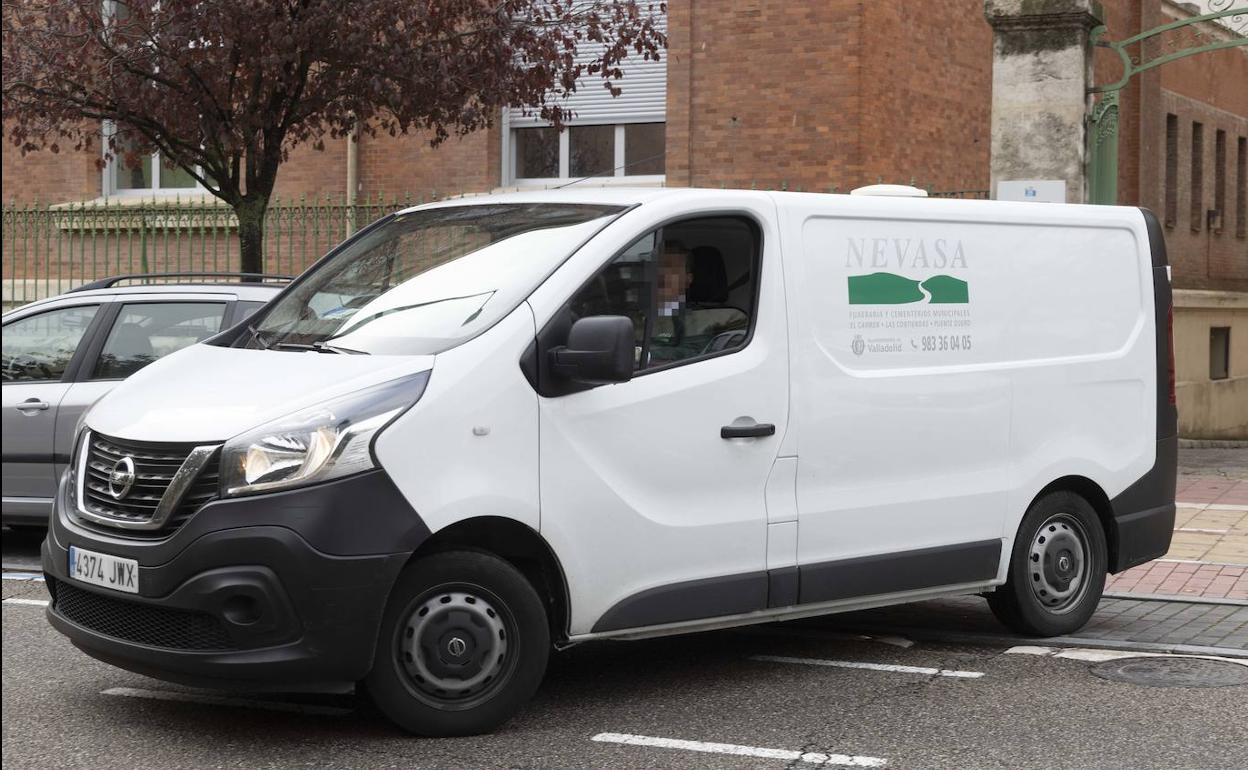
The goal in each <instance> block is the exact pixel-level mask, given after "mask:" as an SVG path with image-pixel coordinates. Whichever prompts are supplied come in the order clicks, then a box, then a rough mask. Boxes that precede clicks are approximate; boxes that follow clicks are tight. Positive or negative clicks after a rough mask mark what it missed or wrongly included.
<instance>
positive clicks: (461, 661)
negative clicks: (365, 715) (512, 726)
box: [365, 551, 550, 737]
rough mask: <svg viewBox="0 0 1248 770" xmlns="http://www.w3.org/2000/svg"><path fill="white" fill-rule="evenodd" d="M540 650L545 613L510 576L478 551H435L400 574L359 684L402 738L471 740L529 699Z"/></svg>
mask: <svg viewBox="0 0 1248 770" xmlns="http://www.w3.org/2000/svg"><path fill="white" fill-rule="evenodd" d="M549 651H550V630H549V627H548V626H547V622H546V609H545V607H544V606H543V604H542V600H541V599H540V598H539V596H538V594H537V592H536V591H535V590H534V589H533V586H532V585H531V584H530V583H529V581H528V580H527V579H526V578H525V577H524V575H522V574H521V573H520V572H519V570H517V569H516V568H515V567H513V566H512V565H511V564H510V563H508V562H506V561H504V560H502V559H500V558H498V557H496V556H493V555H491V554H487V553H479V552H475V551H448V552H444V553H437V554H433V555H430V556H427V557H424V558H421V559H419V560H417V561H415V562H413V563H412V564H410V565H409V566H408V567H406V568H405V569H404V570H403V572H402V573H401V574H400V576H399V579H398V581H397V582H396V584H395V587H394V590H393V591H392V592H391V595H390V600H389V602H388V603H387V605H386V612H385V616H384V617H383V619H382V625H381V632H380V634H379V635H378V640H377V652H376V655H375V657H374V659H373V669H372V671H371V672H370V673H369V675H368V677H367V678H366V679H365V686H366V689H367V690H368V693H369V694H370V696H371V697H372V699H373V702H374V703H376V704H377V707H378V708H379V709H380V710H381V711H382V713H384V714H385V715H386V716H387V717H388V718H389V719H390V720H391V721H393V722H394V723H395V724H397V725H398V726H399V727H402V728H403V729H404V730H407V731H409V732H412V733H416V734H417V735H426V736H431V737H443V736H455V735H475V734H478V733H483V732H488V731H490V730H492V729H494V728H495V727H497V726H498V725H500V724H502V723H503V722H505V721H506V720H507V719H508V718H510V717H511V716H512V715H513V714H515V713H516V712H517V711H519V710H520V708H521V706H523V705H524V704H525V702H527V701H528V700H529V698H531V697H532V696H533V693H534V692H536V691H537V687H538V685H539V684H540V683H541V681H542V676H543V675H544V674H545V671H546V659H547V656H548V654H549Z"/></svg>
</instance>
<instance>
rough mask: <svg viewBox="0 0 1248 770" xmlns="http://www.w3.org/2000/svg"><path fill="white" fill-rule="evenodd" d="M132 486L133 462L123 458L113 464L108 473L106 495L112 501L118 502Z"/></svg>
mask: <svg viewBox="0 0 1248 770" xmlns="http://www.w3.org/2000/svg"><path fill="white" fill-rule="evenodd" d="M133 486H134V460H132V459H130V458H129V457H123V458H121V459H120V460H118V461H117V462H116V463H114V464H113V469H112V470H111V471H109V472H108V493H109V494H110V495H112V496H113V499H114V500H120V499H121V498H123V497H125V496H126V494H127V493H128V492H129V491H130V487H133Z"/></svg>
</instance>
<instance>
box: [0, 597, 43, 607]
mask: <svg viewBox="0 0 1248 770" xmlns="http://www.w3.org/2000/svg"><path fill="white" fill-rule="evenodd" d="M4 603H5V604H29V605H31V606H32V607H47V606H48V600H47V599H5V600H4Z"/></svg>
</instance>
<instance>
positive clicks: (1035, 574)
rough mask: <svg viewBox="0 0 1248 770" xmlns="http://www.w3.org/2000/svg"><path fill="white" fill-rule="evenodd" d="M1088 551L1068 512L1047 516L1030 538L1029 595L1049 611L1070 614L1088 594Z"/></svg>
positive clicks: (1082, 530) (1079, 527) (1084, 532)
mask: <svg viewBox="0 0 1248 770" xmlns="http://www.w3.org/2000/svg"><path fill="white" fill-rule="evenodd" d="M1090 561H1091V549H1090V548H1089V545H1088V532H1087V529H1085V528H1084V526H1083V524H1082V523H1081V522H1080V521H1079V520H1078V519H1077V518H1075V517H1074V516H1072V515H1071V514H1069V513H1058V514H1054V515H1053V516H1050V517H1049V518H1048V519H1046V520H1045V522H1044V523H1043V524H1041V525H1040V527H1039V528H1038V529H1037V530H1036V532H1035V534H1034V535H1033V536H1032V538H1031V546H1030V548H1029V550H1028V554H1027V581H1028V584H1029V585H1030V586H1031V593H1032V595H1033V596H1034V597H1035V598H1036V601H1037V602H1039V604H1040V606H1042V607H1044V608H1045V609H1046V610H1048V611H1049V612H1052V613H1054V614H1064V613H1067V612H1070V611H1071V610H1072V609H1073V608H1074V607H1075V606H1077V605H1078V604H1079V602H1080V601H1081V600H1082V599H1083V597H1084V595H1085V594H1087V592H1088V586H1089V580H1088V573H1089V569H1090V566H1091V565H1090V564H1089V562H1090Z"/></svg>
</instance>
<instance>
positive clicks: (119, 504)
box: [78, 433, 221, 535]
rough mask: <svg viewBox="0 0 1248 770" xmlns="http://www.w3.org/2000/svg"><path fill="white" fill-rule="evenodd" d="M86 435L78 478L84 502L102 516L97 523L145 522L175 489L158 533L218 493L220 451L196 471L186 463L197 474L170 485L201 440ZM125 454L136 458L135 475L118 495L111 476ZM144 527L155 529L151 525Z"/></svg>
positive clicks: (121, 525)
mask: <svg viewBox="0 0 1248 770" xmlns="http://www.w3.org/2000/svg"><path fill="white" fill-rule="evenodd" d="M86 440H87V441H88V442H89V444H88V446H87V449H86V451H87V456H86V458H85V462H84V463H83V465H82V478H79V479H78V484H79V485H81V490H82V498H81V500H82V507H83V508H84V509H85V511H86V512H87V513H90V514H94V516H95V517H98V518H94V519H93V522H94V523H96V524H104V525H105V526H113V527H118V528H126V524H135V525H142V524H145V523H147V522H150V521H151V520H152V518H153V517H154V516H155V515H156V512H157V509H158V508H159V507H160V506H161V502H162V500H163V499H164V498H165V497H166V495H169V494H174V495H177V496H178V499H176V500H170V501H169V504H171V505H172V506H173V509H172V511H171V512H170V514H169V516H168V518H167V519H166V520H165V522H164V523H163V525H162V526H161V527H159V531H160V534H167V533H168V532H169V531H170V530H173V529H176V528H177V527H179V526H181V525H182V524H183V523H185V521H186V520H187V519H189V518H190V517H191V516H193V515H194V514H195V512H196V511H198V510H199V509H200V508H202V507H203V506H204V504H206V503H208V502H209V501H211V500H213V499H215V498H216V496H217V489H218V481H219V478H220V455H221V453H220V452H219V451H214V452H212V454H211V456H209V457H208V458H207V461H206V462H204V463H203V465H202V467H200V468H199V469H198V472H197V473H195V469H194V468H188V469H186V470H185V471H184V472H186V473H194V477H193V479H191V480H190V483H189V484H188V485H185V486H184V488H183V489H182V490H181V491H179V490H176V489H175V490H170V485H172V484H173V481H174V477H175V476H176V475H177V474H178V472H179V471H180V470H183V466H184V465H185V464H186V463H187V458H189V457H191V455H192V452H193V451H194V450H195V449H196V448H197V447H200V446H202V445H201V444H196V443H155V442H138V441H128V440H123V439H117V438H112V437H109V436H102V435H100V434H97V433H89V434H87V438H86ZM126 458H129V460H130V462H131V463H133V467H134V481H133V483H132V484H131V485H130V487H129V489H127V490H125V493H124V494H122V495H120V496H119V497H118V496H115V495H114V494H113V491H114V490H116V487H113V488H112V489H110V485H109V478H110V475H111V474H112V473H113V470H114V469H115V468H117V467H118V466H119V464H120V463H121V462H122V461H123V460H125V459H126ZM101 520H102V521H101ZM130 531H132V532H134V531H135V530H133V529H131V530H130ZM139 531H144V530H139ZM146 532H147V534H149V535H150V534H154V532H153V530H151V529H148V530H146Z"/></svg>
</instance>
